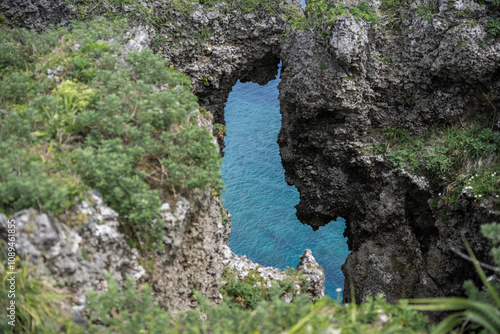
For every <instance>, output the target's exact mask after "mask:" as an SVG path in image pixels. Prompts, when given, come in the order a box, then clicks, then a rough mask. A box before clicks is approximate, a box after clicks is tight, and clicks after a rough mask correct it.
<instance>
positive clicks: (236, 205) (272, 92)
mask: <svg viewBox="0 0 500 334" xmlns="http://www.w3.org/2000/svg"><path fill="white" fill-rule="evenodd" d="M278 83H279V74H278V78H277V79H276V80H274V81H271V82H270V83H269V84H267V85H266V86H259V85H258V84H254V83H244V84H243V83H241V82H239V81H238V83H237V84H236V85H235V86H234V87H233V91H232V92H231V94H230V95H229V100H228V102H227V105H226V109H225V119H226V125H227V128H228V135H227V137H226V139H225V142H226V148H225V150H224V152H225V156H224V159H223V163H224V166H223V168H222V180H223V181H224V183H225V185H226V190H225V191H224V192H223V193H222V197H223V199H224V206H225V207H226V208H227V209H228V210H229V212H230V213H231V215H232V223H233V225H232V231H231V235H230V237H229V246H230V247H231V249H232V251H233V252H235V253H236V254H238V255H246V256H247V257H248V258H249V259H251V260H252V261H254V262H257V263H259V264H262V265H265V266H273V267H278V268H281V269H285V268H286V267H287V266H289V267H293V268H295V266H296V265H297V263H298V261H299V255H302V253H303V252H304V250H305V249H306V248H309V249H311V250H312V251H313V255H314V256H315V257H316V260H317V261H318V263H319V264H320V265H321V266H322V267H323V269H324V270H325V275H326V294H327V295H329V296H330V297H331V298H332V299H335V298H336V296H337V293H336V291H335V289H337V288H339V287H340V288H343V286H344V276H343V274H342V271H341V270H340V266H341V265H342V264H343V263H344V262H345V258H346V256H347V254H348V249H347V243H346V242H347V239H346V238H344V237H343V232H344V229H345V221H344V220H343V219H339V220H338V221H333V222H331V223H330V224H328V225H327V226H324V227H320V228H319V230H318V231H316V232H314V231H313V230H312V229H311V227H309V226H306V225H303V224H302V223H300V222H299V221H298V220H297V217H296V216H295V205H296V204H298V202H299V193H298V191H297V190H296V189H295V187H292V186H289V185H287V184H286V182H285V175H284V173H285V171H284V169H283V166H282V165H281V157H280V155H279V148H278V144H277V142H276V141H277V138H278V133H279V130H280V126H281V115H280V112H279V108H280V105H279V101H278Z"/></svg>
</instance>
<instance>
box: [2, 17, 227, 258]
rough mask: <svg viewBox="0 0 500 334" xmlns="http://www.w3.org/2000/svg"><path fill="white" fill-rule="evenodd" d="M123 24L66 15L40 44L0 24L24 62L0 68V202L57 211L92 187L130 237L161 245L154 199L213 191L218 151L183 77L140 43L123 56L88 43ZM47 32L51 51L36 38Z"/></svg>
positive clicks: (10, 207) (116, 32)
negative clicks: (69, 22)
mask: <svg viewBox="0 0 500 334" xmlns="http://www.w3.org/2000/svg"><path fill="white" fill-rule="evenodd" d="M124 31H125V29H124V26H123V22H122V21H117V22H115V23H110V22H107V21H105V20H102V19H99V20H96V21H93V22H90V23H78V24H74V25H73V26H72V28H71V31H70V30H66V29H63V28H61V29H57V30H56V33H51V34H49V35H47V36H46V35H43V34H42V35H39V38H40V40H41V42H40V45H41V48H40V50H44V52H45V53H42V52H41V51H40V50H39V49H37V50H34V49H33V50H26V49H25V48H24V46H23V45H24V43H25V40H26V39H28V38H29V39H35V37H36V35H33V33H28V32H25V31H23V30H12V31H11V34H9V33H5V32H2V33H1V34H2V35H1V36H2V38H3V39H5V40H8V41H9V43H11V44H12V45H13V48H12V49H13V50H17V51H18V52H20V53H22V54H24V55H26V54H28V56H27V58H26V63H27V64H30V65H29V66H28V71H26V67H24V68H17V67H13V68H12V69H11V70H10V71H8V72H5V73H3V74H1V75H0V87H1V88H3V90H0V91H1V92H0V100H1V101H0V102H1V103H3V105H4V107H5V108H6V109H7V112H3V113H2V114H0V130H1V131H0V145H1V146H2V150H1V151H0V181H1V182H2V184H3V186H2V187H0V196H1V197H0V210H3V211H5V212H12V211H15V210H19V209H21V208H25V207H29V206H33V207H37V208H39V209H40V210H45V211H50V212H52V213H55V214H59V213H62V212H63V211H65V210H67V209H69V208H70V207H71V206H72V205H74V204H75V198H76V197H80V198H82V197H85V196H86V195H85V193H86V191H87V190H88V189H90V188H92V189H96V190H98V191H100V192H101V193H102V195H103V198H104V200H105V202H106V203H107V204H108V205H110V206H112V207H113V208H114V209H115V210H117V211H118V212H119V214H120V215H121V216H122V217H123V218H124V220H125V221H126V223H127V230H128V231H129V232H131V233H130V235H131V237H132V238H133V239H134V240H135V243H136V244H138V245H139V246H140V247H141V248H142V249H144V250H146V249H152V248H161V246H162V243H161V240H162V228H161V221H160V220H159V219H157V218H159V216H160V215H159V209H160V206H161V203H162V201H164V200H166V199H168V198H170V197H171V196H175V195H176V194H178V193H186V195H193V194H194V193H196V192H198V191H205V190H213V191H214V192H215V193H219V191H220V189H221V188H222V182H221V180H220V172H219V162H220V156H219V153H218V152H217V150H216V148H215V145H214V144H213V143H212V137H211V136H210V134H209V132H208V131H207V130H206V129H201V128H199V127H198V125H197V124H198V119H199V117H204V115H203V114H202V113H200V108H199V106H198V104H197V99H196V97H195V96H194V95H193V93H192V92H191V89H190V80H189V78H188V77H186V76H185V75H183V74H181V73H179V72H177V71H175V70H173V69H172V68H170V67H169V62H168V60H165V59H163V58H162V57H161V55H160V54H153V53H152V52H151V51H149V50H143V51H142V52H140V53H137V52H131V53H130V54H128V56H127V59H126V60H127V62H128V64H129V65H123V64H122V63H120V62H118V61H117V59H116V57H115V55H116V54H117V53H118V51H119V50H118V46H117V45H116V44H115V45H108V43H106V42H102V41H99V42H98V39H111V38H113V39H115V40H121V38H122V37H121V36H122V35H123V33H124ZM70 32H71V33H70ZM45 38H48V40H49V41H44V39H45ZM54 40H55V41H59V44H56V45H54V49H55V50H56V51H54V52H52V51H51V50H49V49H48V48H46V47H45V45H52V44H51V43H52V42H53V41H54ZM75 44H80V47H79V48H78V50H77V51H74V50H73V46H74V45H75ZM12 49H9V50H5V49H0V52H1V53H2V54H0V59H6V62H14V60H13V58H12V57H11V56H12ZM3 55H4V57H3V58H2V56H3ZM9 57H10V58H9ZM11 58H12V59H11ZM14 65H15V66H17V65H16V64H15V63H13V65H12V66H14ZM58 66H61V68H62V71H61V73H59V74H58V76H59V77H60V78H64V79H63V80H61V81H60V82H58V83H56V82H55V81H53V80H48V79H47V78H46V76H45V73H46V72H47V69H54V68H57V67H58ZM35 77H41V78H42V80H39V81H38V82H37V81H35V80H33V78H35ZM14 79H16V81H15V82H13V80H14Z"/></svg>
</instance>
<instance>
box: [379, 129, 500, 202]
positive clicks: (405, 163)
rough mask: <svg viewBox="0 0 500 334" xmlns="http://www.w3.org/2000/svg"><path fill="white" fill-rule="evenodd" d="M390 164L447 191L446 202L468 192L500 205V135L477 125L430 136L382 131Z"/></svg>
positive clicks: (431, 133)
mask: <svg viewBox="0 0 500 334" xmlns="http://www.w3.org/2000/svg"><path fill="white" fill-rule="evenodd" d="M383 135H384V140H383V141H385V143H383V144H382V145H381V144H378V146H379V147H382V146H384V147H385V148H386V154H387V158H388V161H389V163H390V165H391V166H393V167H402V168H404V169H405V170H407V171H410V172H412V173H414V174H419V175H424V176H426V177H427V178H428V179H429V180H430V181H431V182H433V183H434V184H442V183H443V180H444V181H446V183H447V184H448V185H447V186H446V187H445V189H446V190H445V191H443V193H444V195H443V196H444V198H445V199H446V202H447V203H448V202H454V201H455V200H456V198H457V197H458V195H459V194H460V193H461V192H462V190H465V191H466V192H468V193H469V194H471V195H472V196H474V197H475V198H481V197H484V196H490V197H491V198H492V199H493V200H494V201H495V202H497V203H498V204H500V200H499V197H500V186H499V179H500V176H499V175H497V172H498V170H499V169H500V165H499V164H500V133H499V132H495V131H492V130H491V128H490V127H483V126H480V125H475V126H473V127H471V128H469V129H463V128H461V127H458V126H448V127H445V128H442V129H439V130H434V131H433V132H430V133H428V134H423V135H422V134H421V135H415V136H410V135H409V134H408V132H407V131H406V130H402V129H397V128H396V129H385V130H383Z"/></svg>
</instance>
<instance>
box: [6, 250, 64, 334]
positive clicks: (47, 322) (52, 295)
mask: <svg viewBox="0 0 500 334" xmlns="http://www.w3.org/2000/svg"><path fill="white" fill-rule="evenodd" d="M0 246H1V247H2V249H3V247H4V246H5V244H4V243H3V242H0ZM16 264H17V270H16V272H17V274H16V275H11V274H9V272H10V271H11V270H8V269H7V268H6V267H5V264H4V261H0V308H1V309H2V314H1V316H0V332H2V333H5V334H8V333H33V332H38V331H39V330H41V329H42V328H44V329H45V331H42V332H45V333H50V332H51V330H52V331H53V333H55V331H56V325H61V324H63V323H64V322H66V321H67V320H68V319H66V317H65V316H64V315H63V314H62V313H61V312H60V310H59V309H60V302H61V300H62V299H63V298H64V297H65V295H64V294H63V293H62V291H60V290H59V289H57V288H54V287H53V286H52V285H50V284H49V283H48V280H49V278H48V277H44V276H39V277H37V276H36V275H35V272H36V267H34V266H30V265H29V264H28V263H26V262H24V261H20V260H19V259H18V260H17V261H16ZM11 276H15V279H16V281H15V287H16V292H15V301H16V306H15V320H14V321H15V324H16V327H15V331H13V329H14V327H12V326H10V325H9V324H8V322H9V321H11V320H12V319H11V318H7V308H8V307H9V306H10V301H11V300H13V299H12V298H10V297H9V291H10V281H8V280H7V279H9V278H10V277H11ZM9 314H10V313H9Z"/></svg>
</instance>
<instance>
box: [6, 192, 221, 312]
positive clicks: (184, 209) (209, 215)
mask: <svg viewBox="0 0 500 334" xmlns="http://www.w3.org/2000/svg"><path fill="white" fill-rule="evenodd" d="M90 195H91V196H90V197H91V199H90V200H84V201H82V202H81V203H80V204H79V205H78V206H77V208H75V210H74V211H73V212H72V213H71V214H67V215H65V216H63V217H60V219H61V220H64V221H65V223H63V222H61V221H60V220H58V219H55V218H53V217H52V216H51V215H50V214H46V213H42V214H39V213H38V212H37V211H36V210H34V209H28V210H23V211H20V212H17V213H15V214H14V215H13V216H12V218H11V219H13V220H15V222H16V223H15V224H16V233H17V234H16V249H17V254H18V255H19V256H21V257H22V258H24V259H28V260H29V261H30V263H31V264H32V265H34V266H36V268H37V273H38V274H42V275H50V276H51V277H53V279H54V280H55V282H56V283H58V284H59V285H60V286H61V287H64V288H65V289H66V290H67V291H68V292H70V293H71V296H72V297H71V299H72V300H71V303H72V304H73V305H74V306H73V307H72V310H73V312H74V313H75V315H76V316H78V315H79V312H80V311H81V310H83V308H84V306H85V303H86V296H87V293H88V291H89V290H94V291H103V290H105V289H106V288H107V283H106V279H105V273H106V272H108V273H110V275H111V278H112V279H115V280H116V281H117V282H118V283H120V284H121V283H123V282H124V281H125V279H126V277H127V276H131V277H133V278H134V280H135V281H137V282H138V283H144V282H148V283H150V285H151V286H152V288H153V291H154V294H155V297H156V299H157V300H158V301H159V302H160V304H161V305H162V306H164V307H165V308H166V309H169V310H186V309H189V308H190V307H191V304H190V303H191V301H190V298H189V297H190V296H191V295H192V291H193V289H196V290H198V291H200V292H202V293H203V294H204V295H205V296H206V297H207V298H208V299H209V300H211V301H214V302H216V303H217V302H220V301H221V299H220V297H219V279H220V276H221V273H222V269H223V264H222V251H223V246H224V245H226V244H227V238H228V235H229V231H230V223H227V224H223V223H222V220H221V216H220V207H221V206H220V205H221V204H220V199H218V198H213V197H211V196H209V195H208V194H206V195H204V196H202V197H201V198H198V199H193V200H188V199H186V198H183V197H179V200H178V201H177V202H176V203H174V204H173V205H172V207H173V208H171V206H170V204H168V203H164V204H163V206H162V219H163V222H164V234H165V237H164V244H165V249H164V250H163V251H161V252H157V253H156V254H154V255H153V256H151V258H150V259H142V260H140V254H139V252H138V251H137V249H135V248H131V247H130V246H129V242H128V241H129V240H128V237H127V236H126V235H125V234H123V233H121V222H120V218H119V216H118V214H117V213H116V212H115V211H114V210H113V209H111V208H110V207H108V206H106V205H104V203H103V200H102V197H101V196H100V195H99V194H98V193H97V192H91V193H90ZM6 237H7V220H6V217H5V215H0V238H2V239H6ZM139 263H142V264H143V265H144V266H143V265H141V264H139ZM145 267H146V268H145ZM146 269H147V270H146ZM78 317H79V316H78Z"/></svg>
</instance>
